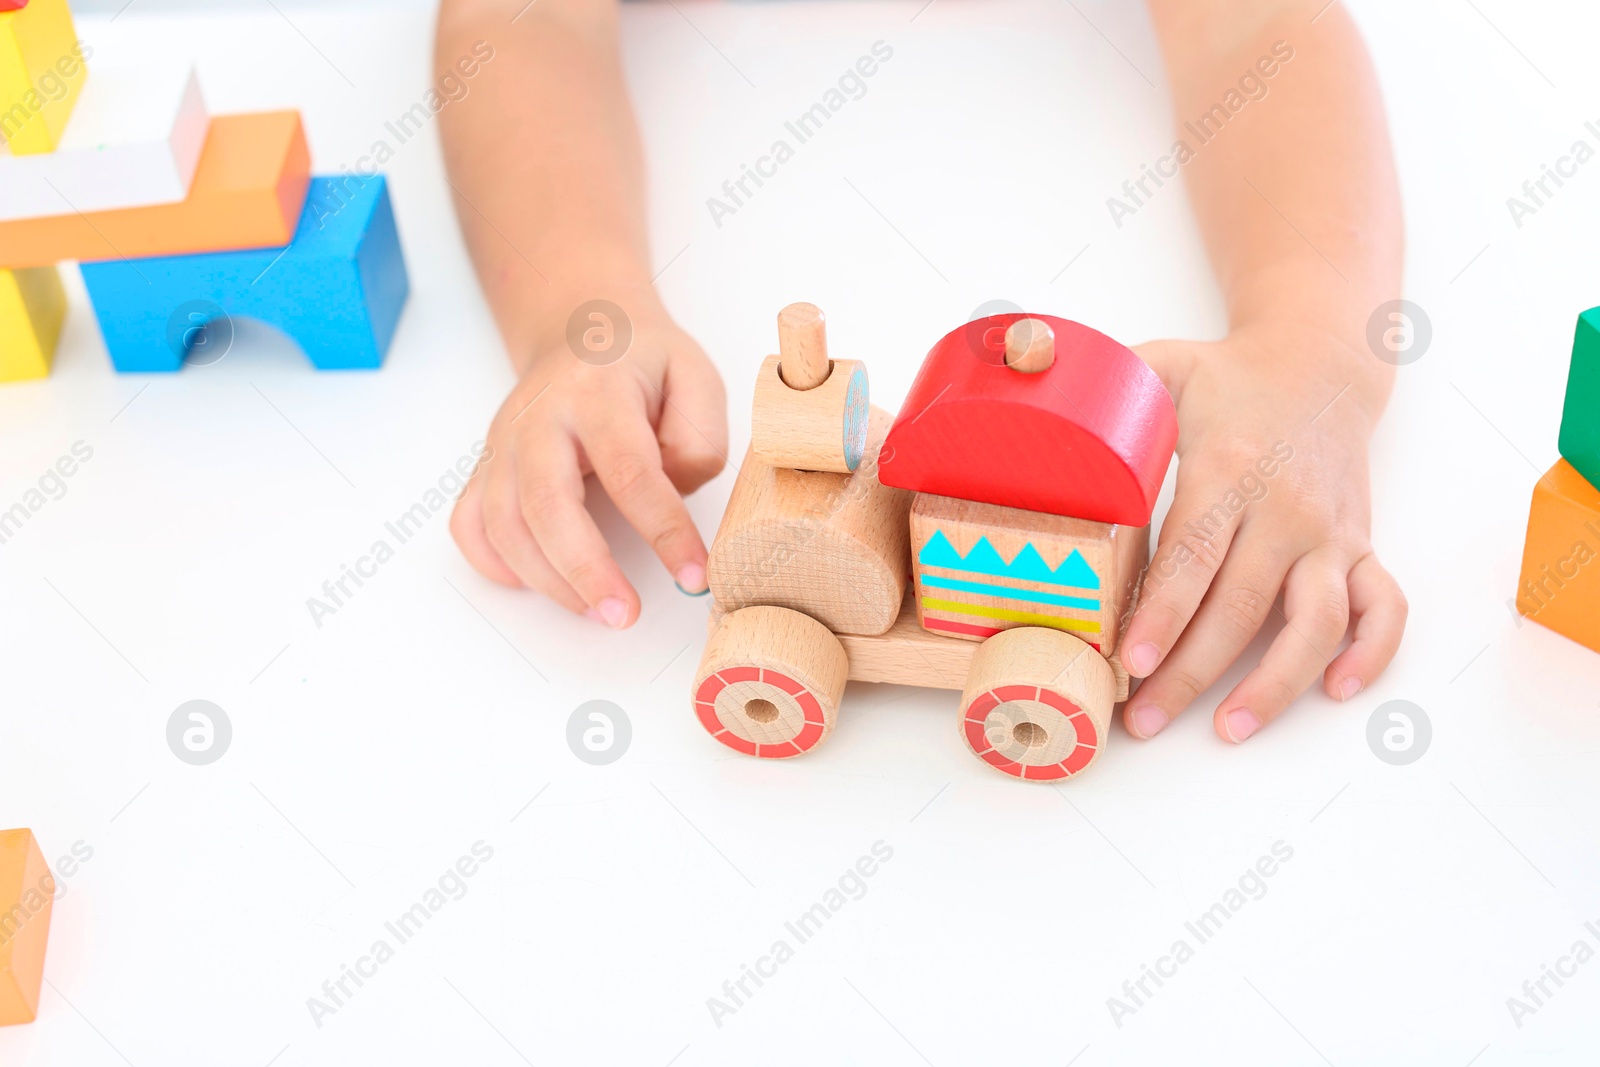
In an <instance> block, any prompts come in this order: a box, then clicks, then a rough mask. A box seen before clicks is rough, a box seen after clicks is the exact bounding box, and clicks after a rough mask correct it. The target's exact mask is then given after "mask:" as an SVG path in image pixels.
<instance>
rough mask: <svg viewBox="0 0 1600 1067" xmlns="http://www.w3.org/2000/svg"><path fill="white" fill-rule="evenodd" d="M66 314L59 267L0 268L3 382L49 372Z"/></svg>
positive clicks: (1, 364) (0, 358)
mask: <svg viewBox="0 0 1600 1067" xmlns="http://www.w3.org/2000/svg"><path fill="white" fill-rule="evenodd" d="M35 2H36V3H37V2H38V0H35ZM66 317H67V294H66V290H64V289H63V288H62V287H61V275H59V274H57V273H56V268H54V267H29V268H27V269H25V270H0V382H17V381H23V380H25V379H28V378H43V377H46V376H47V375H49V373H50V361H51V359H53V358H54V357H55V353H56V342H57V341H58V340H60V338H61V324H62V323H63V322H64V321H65V320H66Z"/></svg>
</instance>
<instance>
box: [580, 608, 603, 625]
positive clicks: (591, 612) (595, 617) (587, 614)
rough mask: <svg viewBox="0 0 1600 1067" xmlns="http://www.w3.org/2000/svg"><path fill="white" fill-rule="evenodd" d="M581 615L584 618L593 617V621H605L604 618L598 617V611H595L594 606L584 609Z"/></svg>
mask: <svg viewBox="0 0 1600 1067" xmlns="http://www.w3.org/2000/svg"><path fill="white" fill-rule="evenodd" d="M583 617H584V618H586V619H593V620H594V621H595V622H600V623H603V622H605V621H606V620H604V619H602V618H601V617H600V613H599V612H598V611H596V610H595V609H594V608H589V609H588V610H586V611H585V612H584V613H583Z"/></svg>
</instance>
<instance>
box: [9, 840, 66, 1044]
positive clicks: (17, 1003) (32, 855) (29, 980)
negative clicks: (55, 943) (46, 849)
mask: <svg viewBox="0 0 1600 1067" xmlns="http://www.w3.org/2000/svg"><path fill="white" fill-rule="evenodd" d="M55 894H56V883H55V876H54V875H52V874H51V873H50V866H49V864H47V863H45V861H44V854H43V853H41V852H40V851H39V843H38V842H37V841H35V840H34V839H33V831H32V830H0V1026H10V1025H12V1024H13V1023H31V1022H33V1020H34V1018H35V1017H36V1016H37V1015H38V1014H39V984H40V983H41V982H42V981H43V980H44V946H45V942H46V941H47V940H49V938H50V905H51V904H53V903H54V902H55Z"/></svg>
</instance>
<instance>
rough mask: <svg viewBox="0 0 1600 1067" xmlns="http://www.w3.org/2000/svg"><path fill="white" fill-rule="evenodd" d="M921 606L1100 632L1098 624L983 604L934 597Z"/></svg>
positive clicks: (955, 613) (1088, 632) (1023, 622)
mask: <svg viewBox="0 0 1600 1067" xmlns="http://www.w3.org/2000/svg"><path fill="white" fill-rule="evenodd" d="M922 606H923V607H924V608H927V609H928V610H929V611H939V612H944V613H946V614H950V615H976V616H977V617H979V618H981V619H1000V620H1003V621H1005V622H1016V623H1022V624H1023V625H1024V626H1048V627H1051V628H1052V629H1055V630H1072V631H1076V632H1078V633H1086V634H1097V633H1099V632H1100V624H1099V623H1097V622H1086V621H1084V620H1083V619H1068V618H1064V617H1061V616H1056V615H1040V614H1037V613H1036V612H1031V611H1013V610H1011V609H1010V608H995V607H989V606H988V605H985V604H967V603H963V602H961V601H959V600H938V599H935V598H934V597H927V596H925V597H923V598H922Z"/></svg>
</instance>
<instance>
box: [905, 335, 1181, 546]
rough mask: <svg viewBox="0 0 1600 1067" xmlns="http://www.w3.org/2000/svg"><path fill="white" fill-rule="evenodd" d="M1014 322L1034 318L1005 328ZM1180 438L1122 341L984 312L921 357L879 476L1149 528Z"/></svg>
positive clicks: (1151, 376)
mask: <svg viewBox="0 0 1600 1067" xmlns="http://www.w3.org/2000/svg"><path fill="white" fill-rule="evenodd" d="M1019 320H1031V322H1033V323H1038V324H1040V326H1030V328H1027V329H1026V330H1024V329H1018V330H1015V331H1013V329H1012V327H1013V326H1014V325H1016V324H1017V323H1018V322H1019ZM1041 327H1042V328H1041ZM1008 337H1009V340H1008ZM1047 346H1048V347H1047ZM1014 363H1019V364H1020V365H1013V364H1014ZM1177 440H1178V416H1177V411H1176V409H1175V408H1174V407H1173V404H1172V397H1171V396H1170V395H1168V393H1167V389H1166V387H1165V386H1164V385H1162V384H1161V379H1160V378H1158V377H1156V373H1155V372H1154V371H1153V370H1151V369H1150V368H1149V367H1148V366H1146V365H1145V363H1144V361H1143V360H1141V359H1140V358H1139V357H1138V356H1136V355H1134V353H1133V352H1132V351H1131V350H1130V349H1128V348H1125V347H1123V346H1122V345H1120V344H1118V343H1117V342H1116V341H1113V340H1112V339H1111V338H1109V337H1107V336H1106V335H1105V334H1103V333H1099V332H1098V331H1095V330H1091V329H1089V328H1088V327H1087V326H1083V325H1081V324H1079V323H1076V322H1070V321H1068V320H1067V319H1060V318H1056V317H1054V316H1051V315H1021V314H1004V315H991V316H988V317H986V318H981V319H976V320H974V321H972V322H969V323H967V324H966V325H965V326H962V327H958V328H957V329H955V330H952V331H951V332H950V333H948V334H946V335H945V336H944V337H943V338H941V339H940V341H939V343H938V344H936V345H934V346H933V349H932V351H930V352H929V353H928V356H927V358H926V359H924V360H923V363H922V369H921V370H920V371H918V372H917V377H916V380H915V381H914V382H912V383H911V391H910V392H909V393H908V394H907V395H906V402H905V404H904V405H903V406H902V407H901V409H900V416H899V418H897V419H896V420H895V424H894V428H893V429H892V430H890V431H889V438H888V440H887V442H885V444H884V446H883V459H882V476H883V480H884V483H885V484H887V485H895V486H899V487H900V488H902V489H914V490H916V491H918V492H922V493H937V494H939V495H940V496H953V497H960V498H961V499H963V500H979V501H983V502H985V503H990V504H1003V505H1005V506H1006V507H1010V508H1019V509H1022V510H1025V511H1041V512H1045V513H1047V514H1050V515H1071V516H1075V517H1078V518H1084V519H1094V520H1096V521H1098V522H1107V523H1118V524H1121V525H1126V526H1145V525H1148V524H1149V522H1150V514H1151V512H1152V511H1153V510H1154V509H1155V503H1156V496H1157V495H1158V494H1159V493H1160V491H1161V482H1162V479H1163V478H1164V477H1165V476H1166V472H1167V466H1168V464H1169V463H1170V462H1171V461H1172V450H1173V447H1174V446H1175V445H1176V444H1177Z"/></svg>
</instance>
